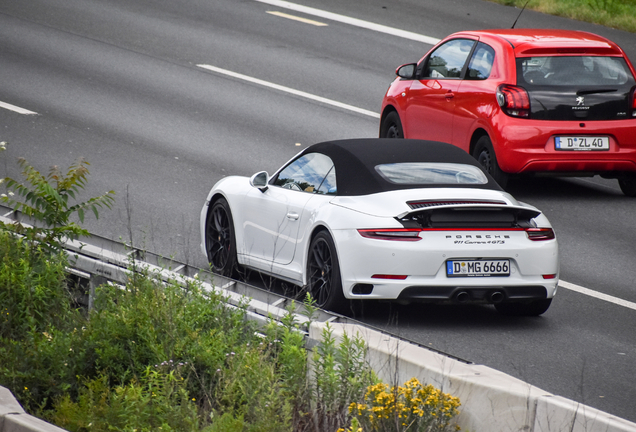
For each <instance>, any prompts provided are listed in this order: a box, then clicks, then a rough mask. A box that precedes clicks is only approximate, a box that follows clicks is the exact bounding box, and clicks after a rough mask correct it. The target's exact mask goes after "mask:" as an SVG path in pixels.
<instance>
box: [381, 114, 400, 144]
mask: <svg viewBox="0 0 636 432" xmlns="http://www.w3.org/2000/svg"><path fill="white" fill-rule="evenodd" d="M380 138H404V131H403V130H402V122H401V121H400V116H399V115H398V113H396V112H395V111H391V112H390V113H389V114H387V116H386V117H385V118H384V121H383V122H382V128H381V129H380Z"/></svg>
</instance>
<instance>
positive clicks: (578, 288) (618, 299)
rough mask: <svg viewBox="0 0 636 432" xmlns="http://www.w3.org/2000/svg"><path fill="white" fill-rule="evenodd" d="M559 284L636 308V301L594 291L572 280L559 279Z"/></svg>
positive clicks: (591, 295)
mask: <svg viewBox="0 0 636 432" xmlns="http://www.w3.org/2000/svg"><path fill="white" fill-rule="evenodd" d="M559 286H560V287H562V288H565V289H569V290H571V291H576V292H578V293H581V294H585V295H587V296H590V297H594V298H597V299H600V300H605V301H606V302H610V303H614V304H617V305H619V306H623V307H626V308H629V309H633V310H636V303H633V302H630V301H627V300H623V299H620V298H618V297H614V296H611V295H607V294H603V293H600V292H598V291H594V290H591V289H589V288H585V287H582V286H579V285H575V284H573V283H570V282H566V281H563V280H562V281H559Z"/></svg>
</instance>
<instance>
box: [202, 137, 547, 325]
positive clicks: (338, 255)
mask: <svg viewBox="0 0 636 432" xmlns="http://www.w3.org/2000/svg"><path fill="white" fill-rule="evenodd" d="M201 233H202V242H201V248H202V250H203V252H204V253H205V254H206V255H207V257H208V260H209V262H210V265H211V268H212V270H213V271H214V272H217V273H220V274H223V275H226V276H236V275H237V272H238V271H239V270H240V269H242V268H250V269H254V270H257V271H259V272H263V273H267V274H269V275H272V276H275V277H277V278H280V279H283V280H286V281H288V282H292V283H293V284H295V285H297V286H299V287H300V289H304V290H306V291H307V292H309V293H310V294H311V295H312V297H313V298H314V299H315V300H316V302H317V305H318V306H320V307H322V308H325V309H330V310H334V311H339V310H340V311H342V310H343V308H344V307H345V305H346V304H347V303H348V300H350V299H361V300H367V299H368V300H371V299H385V300H386V299H389V300H396V301H401V302H412V301H428V302H482V303H490V304H494V306H495V308H496V309H497V310H498V311H499V312H501V313H504V314H512V315H540V314H542V313H544V312H545V311H546V310H547V309H548V308H549V306H550V303H551V302H552V298H553V297H554V295H555V293H556V290H557V284H558V278H559V261H558V245H557V240H556V236H555V233H554V231H553V229H552V227H551V225H550V222H549V221H548V219H547V218H546V217H545V215H544V214H543V213H541V212H540V211H539V210H537V209H536V208H535V207H532V206H530V205H528V204H524V203H520V202H518V201H517V200H515V199H514V198H513V197H512V196H511V195H510V194H508V193H506V192H504V191H502V189H501V188H500V187H499V185H498V184H497V183H496V182H495V181H494V180H493V179H492V177H490V176H489V175H488V174H487V173H486V172H484V170H483V169H482V167H481V166H480V165H479V164H478V163H477V161H476V160H475V159H473V158H472V157H471V156H470V155H468V154H467V153H466V152H464V151H463V150H461V149H459V148H457V147H454V146H451V145H449V144H444V143H439V142H432V141H421V140H391V139H355V140H342V141H331V142H324V143H320V144H315V145H312V146H309V147H307V148H306V149H304V150H303V151H301V152H300V153H299V154H298V155H296V156H295V157H294V158H293V159H291V160H290V161H289V162H287V163H286V164H285V165H283V167H282V168H281V169H279V170H278V171H277V172H276V173H274V174H273V175H272V176H271V177H270V176H269V175H268V174H267V173H266V172H264V171H263V172H259V173H256V174H254V175H253V176H252V177H251V178H247V177H238V176H231V177H226V178H223V179H222V180H220V181H219V182H218V183H217V184H216V185H214V187H213V188H212V190H211V191H210V193H209V195H208V197H207V199H206V201H205V205H204V206H203V209H202V211H201Z"/></svg>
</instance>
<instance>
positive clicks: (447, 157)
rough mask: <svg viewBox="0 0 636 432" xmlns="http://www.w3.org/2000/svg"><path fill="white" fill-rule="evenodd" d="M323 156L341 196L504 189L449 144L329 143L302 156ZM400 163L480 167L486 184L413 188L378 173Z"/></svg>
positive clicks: (398, 141)
mask: <svg viewBox="0 0 636 432" xmlns="http://www.w3.org/2000/svg"><path fill="white" fill-rule="evenodd" d="M314 152H316V153H322V154H324V155H326V156H329V158H331V160H332V161H333V163H334V166H335V168H336V184H337V188H338V195H341V196H342V195H345V196H347V195H349V196H352V195H369V194H373V193H378V192H386V191H391V190H401V189H413V188H424V187H435V188H441V187H454V188H457V187H462V188H478V189H492V190H499V191H501V190H502V189H501V187H500V186H499V185H498V184H497V182H495V180H494V179H493V178H492V177H491V176H490V175H489V174H488V173H486V171H485V170H484V169H483V167H482V166H481V165H480V164H479V163H478V162H477V161H476V160H475V159H474V158H473V157H472V156H470V155H469V154H468V153H466V152H465V151H464V150H462V149H460V148H458V147H455V146H453V145H450V144H446V143H442V142H437V141H426V140H414V139H391V138H359V139H349V140H337V141H326V142H322V143H318V144H314V145H312V146H309V147H307V148H306V149H305V150H304V151H302V152H301V155H304V154H307V153H314ZM399 162H433V163H460V164H465V165H472V166H476V167H478V168H479V169H480V170H481V171H482V172H484V173H485V174H486V177H487V178H488V182H487V183H486V184H475V185H473V184H470V185H467V184H453V185H439V184H435V185H421V184H417V185H411V184H395V183H391V182H389V181H387V180H386V179H385V178H384V177H382V176H381V175H380V174H379V173H378V172H377V171H376V170H375V167H376V166H377V165H381V164H390V163H399Z"/></svg>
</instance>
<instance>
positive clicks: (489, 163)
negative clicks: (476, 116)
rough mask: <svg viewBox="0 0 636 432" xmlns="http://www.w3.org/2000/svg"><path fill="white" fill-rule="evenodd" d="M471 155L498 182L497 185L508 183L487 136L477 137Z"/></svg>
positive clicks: (503, 186) (502, 185)
mask: <svg viewBox="0 0 636 432" xmlns="http://www.w3.org/2000/svg"><path fill="white" fill-rule="evenodd" d="M473 157H474V158H475V159H477V162H479V163H480V164H481V166H483V167H484V169H485V170H486V171H487V172H488V174H490V175H491V176H492V177H493V178H494V179H495V181H496V182H497V183H499V186H501V187H502V188H505V187H506V186H507V185H508V177H509V176H508V173H505V172H503V171H502V170H501V168H499V164H498V163H497V156H496V155H495V150H494V148H493V147H492V142H491V141H490V138H489V137H488V136H483V137H481V138H479V140H478V141H477V144H475V149H474V150H473Z"/></svg>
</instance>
